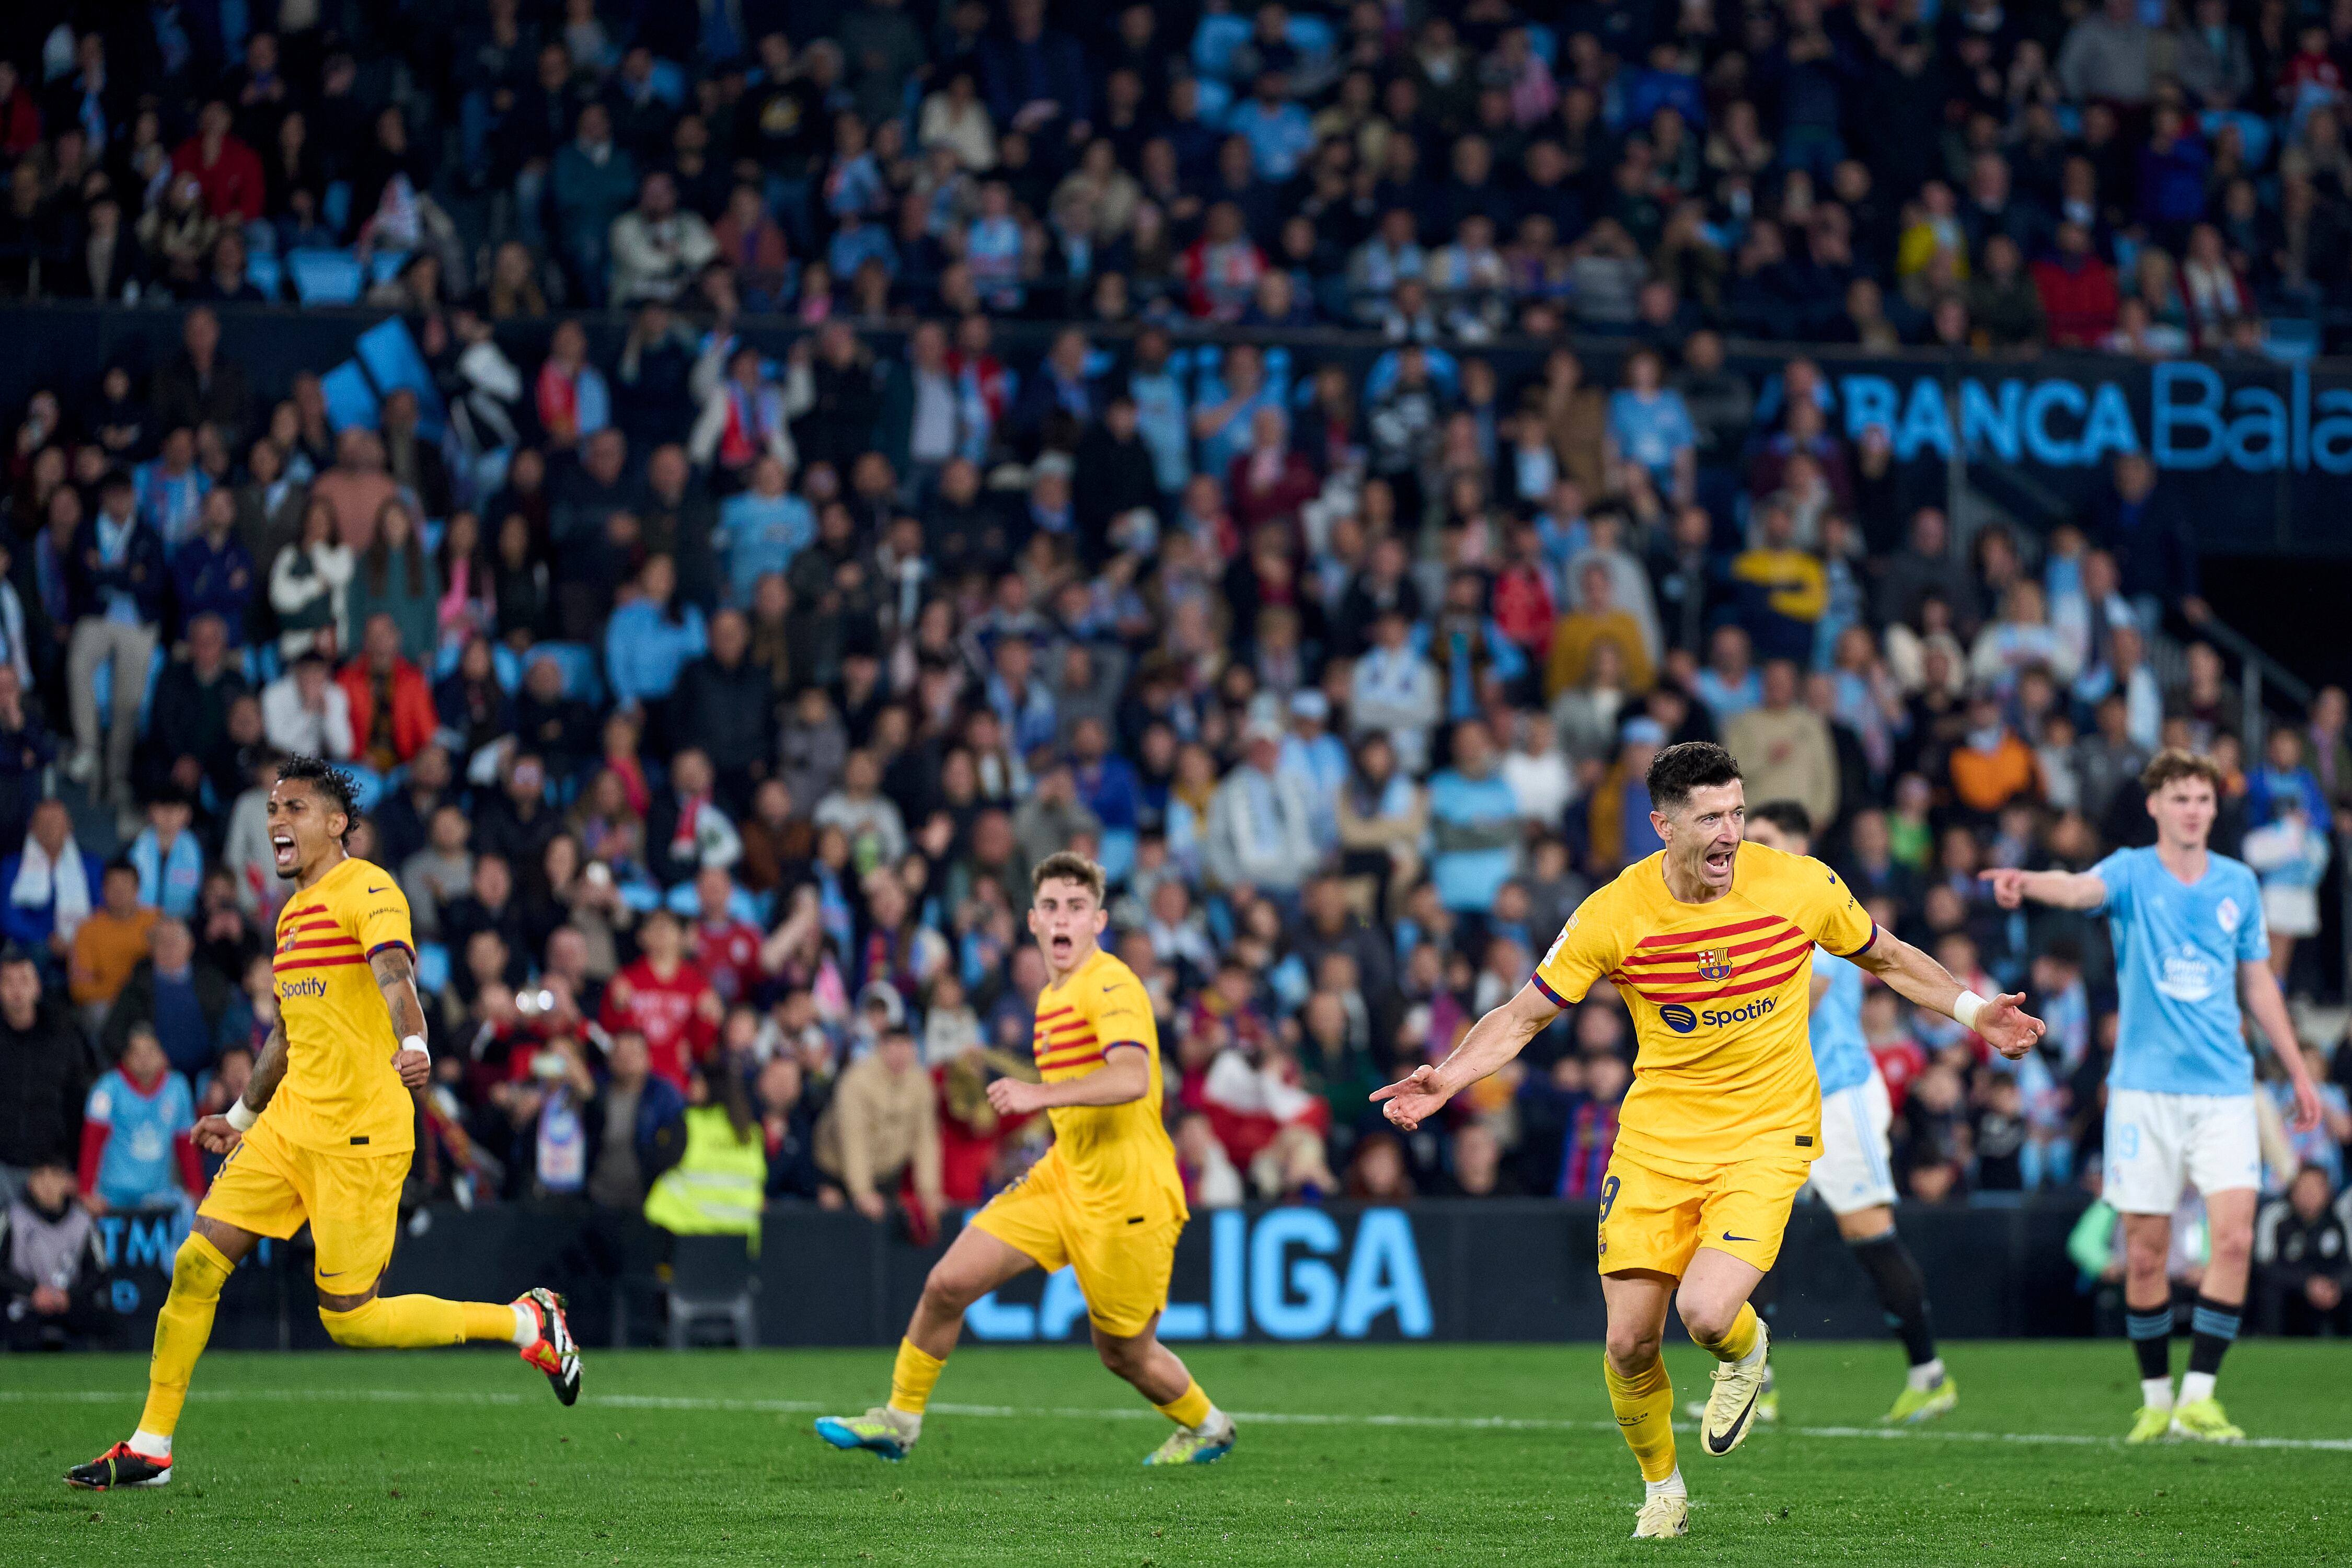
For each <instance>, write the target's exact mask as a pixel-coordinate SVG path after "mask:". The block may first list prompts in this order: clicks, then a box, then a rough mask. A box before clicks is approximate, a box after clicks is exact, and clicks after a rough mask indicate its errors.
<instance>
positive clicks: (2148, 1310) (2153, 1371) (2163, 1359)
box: [2124, 1301, 2172, 1384]
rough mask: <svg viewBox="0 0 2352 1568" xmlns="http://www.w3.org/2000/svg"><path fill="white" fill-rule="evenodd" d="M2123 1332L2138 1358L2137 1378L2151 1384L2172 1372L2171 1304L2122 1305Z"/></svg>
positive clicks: (2167, 1376)
mask: <svg viewBox="0 0 2352 1568" xmlns="http://www.w3.org/2000/svg"><path fill="white" fill-rule="evenodd" d="M2124 1332H2125V1334H2126V1336H2128V1337H2129V1338H2130V1340H2131V1342H2132V1353H2133V1354H2134V1355H2135V1356H2137V1358H2138V1360H2139V1380H2140V1382H2142V1383H2144V1384H2152V1383H2154V1382H2156V1381H2157V1380H2158V1378H2170V1377H2171V1375H2172V1304H2171V1303H2170V1302H2166V1303H2165V1304H2164V1305H2162V1306H2160V1307H2135V1306H2133V1305H2131V1304H2130V1302H2129V1301H2126V1302H2125V1304H2124Z"/></svg>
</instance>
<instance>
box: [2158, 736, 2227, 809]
mask: <svg viewBox="0 0 2352 1568" xmlns="http://www.w3.org/2000/svg"><path fill="white" fill-rule="evenodd" d="M2181 779H2203V780H2204V781H2205V782H2206V783H2207V784H2211V785H2212V786H2213V798H2214V800H2215V801H2217V802H2218V801H2220V800H2221V790H2222V787H2223V785H2224V784H2226V782H2227V781H2226V780H2225V779H2224V778H2223V777H2222V775H2221V763H2217V762H2215V761H2214V760H2213V759H2212V758H2210V757H2201V756H2199V755H2198V754H2197V753H2196V752H2184V751H2182V750H2181V749H2180V748H2179V747H2178V746H2167V747H2166V748H2165V749H2164V750H2162V751H2160V752H2157V753H2156V755H2154V756H2152V757H2150V758H2149V759H2148V760H2147V766H2146V767H2144V768H2142V769H2141V770H2140V771H2139V787H2140V788H2141V789H2143V790H2145V791H2147V793H2148V794H2149V795H2154V794H2156V792H2157V791H2158V790H2160V789H2162V788H2163V787H2164V786H2165V785H2167V784H2173V783H2176V782H2178V781H2179V780H2181Z"/></svg>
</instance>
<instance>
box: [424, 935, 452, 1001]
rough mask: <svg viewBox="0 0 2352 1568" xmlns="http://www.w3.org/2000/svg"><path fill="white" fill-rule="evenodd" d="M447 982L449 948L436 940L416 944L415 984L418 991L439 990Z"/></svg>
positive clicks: (445, 986) (446, 984)
mask: <svg viewBox="0 0 2352 1568" xmlns="http://www.w3.org/2000/svg"><path fill="white" fill-rule="evenodd" d="M448 984H449V950H448V949H447V948H446V947H445V946H443V945H442V944H441V943H440V942H418V943H417V944H416V985H417V989H418V990H420V991H441V990H445V989H446V988H447V986H448Z"/></svg>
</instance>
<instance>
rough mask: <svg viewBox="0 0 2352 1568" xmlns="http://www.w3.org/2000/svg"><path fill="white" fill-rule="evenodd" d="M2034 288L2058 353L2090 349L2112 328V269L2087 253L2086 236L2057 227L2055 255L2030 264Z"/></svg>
mask: <svg viewBox="0 0 2352 1568" xmlns="http://www.w3.org/2000/svg"><path fill="white" fill-rule="evenodd" d="M2033 287H2034V289H2036V291H2038V292H2039V293H2040V294H2041V296H2042V313H2043V314H2045V315H2046V316H2048V317H2049V318H2050V341H2051V342H2053V343H2054V344H2056V345H2057V346H2058V347H2060V348H2092V347H2095V346H2096V345H2097V343H2098V342H2099V340H2100V339H2101V338H2104V337H2105V336H2106V335H2107V333H2108V332H2109V331H2113V330H2114V328H2115V324H2116V269H2115V268H2112V267H2110V266H2108V265H2107V264H2106V263H2105V261H2102V260H2101V259H2100V258H2099V253H2098V252H2097V251H2095V250H2094V249H2092V248H2091V231H2090V230H2089V229H2087V228H2084V226H2082V225H2081V224H2079V223H2062V224H2060V225H2059V226H2058V249H2057V252H2056V253H2055V254H2054V255H2051V256H2045V257H2043V258H2042V259H2041V260H2039V261H2037V262H2035V263H2034V264H2033Z"/></svg>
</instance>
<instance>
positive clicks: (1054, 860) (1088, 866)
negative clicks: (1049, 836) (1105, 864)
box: [1029, 849, 1104, 904]
mask: <svg viewBox="0 0 2352 1568" xmlns="http://www.w3.org/2000/svg"><path fill="white" fill-rule="evenodd" d="M1056 881H1058V882H1077V883H1080V884H1082V885H1083V886H1084V887H1085V888H1086V889H1087V891H1088V892H1089V893H1092V894H1093V895H1094V896H1095V902H1096V903H1097V904H1100V903H1101V902H1102V901H1103V881H1104V879H1103V868H1101V867H1100V866H1097V865H1096V864H1095V863H1094V862H1093V861H1091V860H1089V859H1087V858H1086V857H1085V856H1083V855H1081V854H1079V853H1078V852H1077V851H1076V850H1075V849H1056V850H1055V851H1054V853H1052V854H1051V855H1048V856H1046V857H1045V858H1044V859H1043V860H1040V861H1038V862H1037V868H1036V869H1035V870H1034V871H1032V872H1030V873H1029V890H1030V891H1031V892H1032V893H1034V892H1035V891H1036V890H1037V889H1040V888H1042V887H1044V886H1045V884H1046V883H1048V882H1056Z"/></svg>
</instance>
